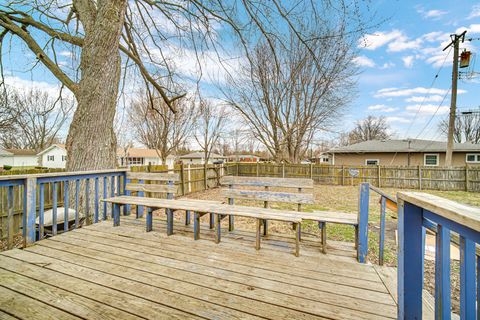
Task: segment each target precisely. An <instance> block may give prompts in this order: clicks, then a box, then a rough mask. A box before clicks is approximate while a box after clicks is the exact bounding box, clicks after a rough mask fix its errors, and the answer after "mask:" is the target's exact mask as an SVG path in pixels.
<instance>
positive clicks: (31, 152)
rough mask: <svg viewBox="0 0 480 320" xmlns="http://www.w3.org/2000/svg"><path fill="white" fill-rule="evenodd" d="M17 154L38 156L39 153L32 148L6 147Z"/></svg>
mask: <svg viewBox="0 0 480 320" xmlns="http://www.w3.org/2000/svg"><path fill="white" fill-rule="evenodd" d="M5 150H6V151H8V152H10V153H11V154H13V155H16V156H36V155H37V153H36V152H35V150H32V149H5Z"/></svg>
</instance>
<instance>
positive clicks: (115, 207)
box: [112, 203, 120, 227]
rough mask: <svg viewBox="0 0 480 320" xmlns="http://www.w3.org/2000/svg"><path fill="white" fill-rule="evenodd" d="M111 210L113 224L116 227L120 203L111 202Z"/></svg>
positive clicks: (118, 222)
mask: <svg viewBox="0 0 480 320" xmlns="http://www.w3.org/2000/svg"><path fill="white" fill-rule="evenodd" d="M112 212H113V226H114V227H118V226H119V225H120V205H119V204H118V203H113V204H112Z"/></svg>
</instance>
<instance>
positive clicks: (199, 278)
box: [0, 216, 396, 319]
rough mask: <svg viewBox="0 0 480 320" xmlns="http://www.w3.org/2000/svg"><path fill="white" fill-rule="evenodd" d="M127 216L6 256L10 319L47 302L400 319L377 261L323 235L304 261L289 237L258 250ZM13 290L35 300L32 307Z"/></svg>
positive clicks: (177, 314) (1, 282)
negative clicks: (329, 248)
mask: <svg viewBox="0 0 480 320" xmlns="http://www.w3.org/2000/svg"><path fill="white" fill-rule="evenodd" d="M122 219H123V221H124V222H125V223H123V222H122V225H121V226H120V227H113V226H112V223H111V221H106V222H102V223H99V224H96V225H92V226H88V227H84V228H82V229H78V230H75V231H72V232H68V233H66V234H62V235H58V236H55V237H53V238H50V239H46V240H42V241H40V242H37V243H36V244H35V245H34V246H31V247H29V248H27V249H24V250H10V251H5V252H3V253H0V290H3V291H6V295H5V296H6V297H7V298H4V297H2V298H1V299H3V300H0V317H1V316H2V313H1V312H5V314H7V316H8V315H12V316H16V317H20V318H22V317H26V318H32V317H33V318H36V312H37V311H39V310H40V307H41V306H46V308H43V309H41V310H42V311H44V312H47V314H48V313H50V312H51V314H50V318H51V317H56V316H57V313H62V312H64V313H65V314H66V315H67V317H68V316H70V317H72V318H75V317H80V318H84V319H99V318H107V319H113V318H116V319H124V318H152V319H153V318H156V319H162V318H178V319H185V318H191V319H196V318H204V319H256V318H264V319H327V318H328V319H393V318H396V304H395V301H394V300H393V297H392V296H391V295H390V293H389V291H388V290H387V288H386V286H385V284H384V283H383V282H382V280H381V278H380V276H379V275H378V274H377V272H376V271H375V269H374V268H373V266H371V265H363V264H358V263H356V262H354V260H353V259H350V258H347V257H336V256H334V255H332V254H328V255H323V254H321V253H320V252H319V250H318V247H317V246H316V244H315V242H314V241H313V240H312V241H310V240H306V241H305V243H303V242H302V245H305V246H307V247H308V248H307V249H306V250H305V251H307V252H308V254H306V255H304V256H301V257H299V258H295V257H294V256H292V255H291V245H292V242H291V239H289V238H288V237H287V236H288V235H286V236H285V237H283V236H277V235H273V236H269V237H268V238H267V240H266V241H264V243H265V245H264V248H265V250H262V251H260V252H256V251H255V250H253V249H252V248H251V242H252V241H254V240H255V237H254V236H253V237H252V234H251V233H249V232H245V231H236V232H232V233H230V234H229V233H225V235H224V240H223V241H222V242H221V243H220V244H215V243H214V241H213V237H214V234H213V231H211V230H208V229H207V228H205V229H206V230H205V233H204V235H205V238H207V239H205V240H198V241H194V240H193V239H192V238H191V236H192V231H193V230H191V229H192V228H191V227H190V226H180V225H179V226H178V228H177V227H176V228H175V231H176V233H175V234H174V235H173V236H170V237H168V236H166V235H165V234H164V230H163V229H164V228H166V225H165V222H164V221H162V220H160V219H154V231H152V232H148V233H147V232H145V230H144V223H145V221H144V220H140V219H139V220H135V219H134V218H132V217H124V216H122ZM202 232H203V230H202ZM240 238H241V239H240ZM309 242H311V244H309ZM267 247H268V249H270V248H272V249H273V250H268V249H267ZM302 250H303V248H302ZM347 251H348V250H347ZM44 292H46V294H45V293H44ZM42 293H44V294H43V296H41V295H42ZM0 295H2V294H1V293H0ZM8 297H10V298H18V299H19V301H24V302H26V303H29V302H31V301H33V303H30V304H29V308H30V309H32V310H30V309H26V310H25V309H22V307H21V305H23V304H21V305H20V304H18V303H13V302H11V301H10V300H8ZM30 300H31V301H30ZM50 301H52V302H50ZM73 301H75V302H76V303H77V304H75V303H74V302H73ZM2 302H5V304H4V303H2ZM46 303H48V305H47V304H46ZM4 305H5V306H6V307H4ZM35 308H37V309H38V310H37V311H35V310H36V309H35ZM12 310H13V311H15V312H16V313H12ZM67 317H61V316H60V318H67ZM38 318H42V317H38ZM44 318H48V317H47V316H44Z"/></svg>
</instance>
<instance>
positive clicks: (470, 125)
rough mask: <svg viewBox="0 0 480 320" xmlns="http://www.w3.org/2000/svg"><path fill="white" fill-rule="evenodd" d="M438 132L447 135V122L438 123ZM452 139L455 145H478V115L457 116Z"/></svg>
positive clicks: (479, 117) (479, 115) (473, 113)
mask: <svg viewBox="0 0 480 320" xmlns="http://www.w3.org/2000/svg"><path fill="white" fill-rule="evenodd" d="M439 127H440V130H441V131H442V132H443V133H444V134H447V132H448V120H443V121H442V122H440V125H439ZM453 139H454V141H455V142H457V143H463V142H471V143H480V113H475V112H472V113H466V114H460V115H457V118H456V119H455V127H454V129H453Z"/></svg>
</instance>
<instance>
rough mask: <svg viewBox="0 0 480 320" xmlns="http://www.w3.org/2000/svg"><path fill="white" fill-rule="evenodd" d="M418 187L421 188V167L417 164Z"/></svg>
mask: <svg viewBox="0 0 480 320" xmlns="http://www.w3.org/2000/svg"><path fill="white" fill-rule="evenodd" d="M418 189H419V190H422V167H421V166H418Z"/></svg>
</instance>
